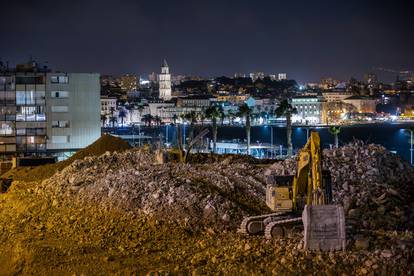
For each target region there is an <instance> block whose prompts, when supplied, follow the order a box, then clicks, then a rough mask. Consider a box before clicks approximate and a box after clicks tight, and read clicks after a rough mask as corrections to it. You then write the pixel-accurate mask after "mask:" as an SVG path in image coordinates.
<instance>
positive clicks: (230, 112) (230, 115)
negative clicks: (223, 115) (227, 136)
mask: <svg viewBox="0 0 414 276" xmlns="http://www.w3.org/2000/svg"><path fill="white" fill-rule="evenodd" d="M228 117H229V120H230V124H231V125H234V119H236V117H237V114H236V113H235V112H233V111H231V110H230V111H229V112H228Z"/></svg>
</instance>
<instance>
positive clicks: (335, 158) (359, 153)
mask: <svg viewBox="0 0 414 276" xmlns="http://www.w3.org/2000/svg"><path fill="white" fill-rule="evenodd" d="M323 168H324V169H326V170H329V171H330V173H331V176H332V184H333V186H332V189H333V198H334V202H337V203H340V204H342V205H343V206H344V208H345V212H346V218H347V224H348V225H353V226H354V228H355V229H370V230H378V229H389V230H403V229H413V228H414V190H413V189H414V170H413V167H412V166H410V164H409V163H408V162H406V161H404V160H402V159H401V158H400V157H399V156H398V155H396V154H393V153H391V152H389V151H388V150H387V149H385V148H384V147H382V146H380V145H374V144H370V145H365V144H363V143H362V142H355V143H351V144H348V145H345V146H343V147H341V148H338V149H332V150H328V149H327V150H324V151H323ZM295 170H296V160H295V159H294V158H291V159H288V160H285V161H283V162H279V163H276V164H274V165H272V166H271V167H270V168H269V169H268V170H267V171H266V174H267V175H283V174H294V173H296V171H295Z"/></svg>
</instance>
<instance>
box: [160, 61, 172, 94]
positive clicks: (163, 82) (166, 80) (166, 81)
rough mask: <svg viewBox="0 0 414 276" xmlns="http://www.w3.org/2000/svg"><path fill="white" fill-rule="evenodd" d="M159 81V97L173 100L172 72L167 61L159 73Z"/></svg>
mask: <svg viewBox="0 0 414 276" xmlns="http://www.w3.org/2000/svg"><path fill="white" fill-rule="evenodd" d="M158 81H159V91H160V93H159V98H160V99H163V100H165V101H168V100H171V74H170V69H169V67H168V64H167V61H166V60H165V59H164V62H163V64H162V66H161V74H159V75H158Z"/></svg>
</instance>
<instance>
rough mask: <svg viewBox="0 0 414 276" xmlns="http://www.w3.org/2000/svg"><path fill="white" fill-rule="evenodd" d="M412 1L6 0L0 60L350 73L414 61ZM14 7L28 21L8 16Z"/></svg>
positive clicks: (78, 68)
mask: <svg viewBox="0 0 414 276" xmlns="http://www.w3.org/2000/svg"><path fill="white" fill-rule="evenodd" d="M412 6H413V4H412V3H410V2H409V1H403V0H401V1H397V2H395V1H394V2H392V3H382V2H375V1H364V3H359V2H358V1H347V2H346V3H330V2H328V1H313V2H312V3H307V2H305V1H291V2H289V3H282V2H271V1H263V2H262V3H260V4H258V3H251V2H247V1H238V2H235V1H227V2H225V3H221V2H219V1H209V2H208V3H207V2H201V3H200V2H197V3H192V2H190V1H178V2H174V3H171V2H162V3H150V2H148V1H123V2H122V3H117V4H114V3H113V2H111V1H87V2H84V1H73V2H71V4H70V5H67V4H64V3H55V2H52V1H47V0H45V1H40V2H39V1H38V2H36V3H31V2H30V1H20V2H18V3H14V2H12V1H8V2H6V7H7V11H8V12H7V13H6V14H5V15H3V16H2V19H0V20H1V22H2V23H3V25H6V26H8V28H6V30H4V33H3V34H4V37H7V42H8V43H4V44H2V45H1V46H0V53H1V54H0V59H1V60H2V61H3V62H6V61H9V62H10V64H16V63H19V62H21V61H22V60H27V59H29V57H30V56H33V58H34V59H35V60H37V61H38V62H40V63H43V62H45V61H47V62H48V64H49V65H50V67H52V68H56V69H58V70H68V71H72V72H85V71H86V72H99V73H102V74H123V73H135V74H142V73H150V72H153V71H154V72H158V71H159V65H160V62H161V61H162V60H163V59H164V58H166V59H167V60H168V61H169V63H170V64H171V71H172V73H173V74H188V75H201V76H219V75H227V76H232V75H233V74H234V73H236V72H245V73H248V72H255V71H264V72H266V73H280V72H286V73H287V74H288V76H289V78H292V79H296V80H298V81H299V82H312V81H318V80H320V79H321V78H323V77H334V78H337V79H341V80H347V79H349V78H350V77H356V78H362V76H363V74H364V73H366V72H370V71H373V68H374V67H383V68H390V69H393V70H397V71H398V70H414V52H413V51H412V50H411V49H413V48H414V38H413V37H412V36H410V21H409V20H410V14H409V11H410V10H412ZM16 14H19V15H20V17H21V18H25V20H14V18H15V15H16ZM13 20H14V21H15V23H14V24H9V23H10V22H13ZM28 22H30V24H28ZM374 73H378V74H381V73H380V72H374ZM383 75H384V76H383V77H382V78H386V80H392V79H395V75H393V74H389V73H385V74H383Z"/></svg>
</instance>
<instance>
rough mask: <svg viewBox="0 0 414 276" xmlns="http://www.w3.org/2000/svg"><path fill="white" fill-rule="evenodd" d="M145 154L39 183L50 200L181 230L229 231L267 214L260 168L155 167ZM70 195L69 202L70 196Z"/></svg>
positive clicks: (86, 165) (88, 161) (102, 159)
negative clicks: (153, 220) (245, 218)
mask: <svg viewBox="0 0 414 276" xmlns="http://www.w3.org/2000/svg"><path fill="white" fill-rule="evenodd" d="M155 163H156V162H155V157H154V154H153V153H151V152H150V151H149V150H145V149H135V150H130V151H126V152H122V153H119V152H115V153H109V152H108V153H105V154H103V155H101V156H98V157H94V156H89V157H86V158H85V159H83V160H77V161H75V162H73V163H72V164H71V165H69V166H68V167H66V168H65V169H64V170H62V171H61V172H58V173H57V174H55V175H54V176H53V177H51V178H50V179H47V180H45V181H44V182H43V184H42V186H40V187H39V188H38V190H39V191H40V190H42V189H44V190H45V191H49V192H51V194H52V197H53V198H55V200H57V201H59V200H61V199H64V198H76V199H77V200H80V201H83V202H88V203H90V202H96V203H99V204H101V205H102V206H107V207H108V208H115V209H122V210H127V211H131V212H133V213H136V214H145V215H148V216H149V217H154V218H156V219H162V220H172V221H174V222H176V223H178V224H179V225H181V226H185V227H191V228H193V227H199V226H201V227H203V226H209V227H210V226H213V227H216V226H217V227H224V228H232V229H235V228H236V227H237V226H238V225H239V223H240V221H241V219H242V218H243V216H246V215H252V214H260V213H262V212H267V211H268V210H267V207H266V206H265V203H264V201H263V199H264V197H265V187H264V185H263V180H260V179H257V178H256V177H253V176H254V175H258V176H260V175H262V169H259V168H255V167H254V166H252V165H249V164H247V163H244V162H237V161H234V160H232V159H224V160H223V161H222V162H218V163H210V164H192V165H190V164H180V163H166V164H155ZM73 195H75V197H73Z"/></svg>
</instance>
